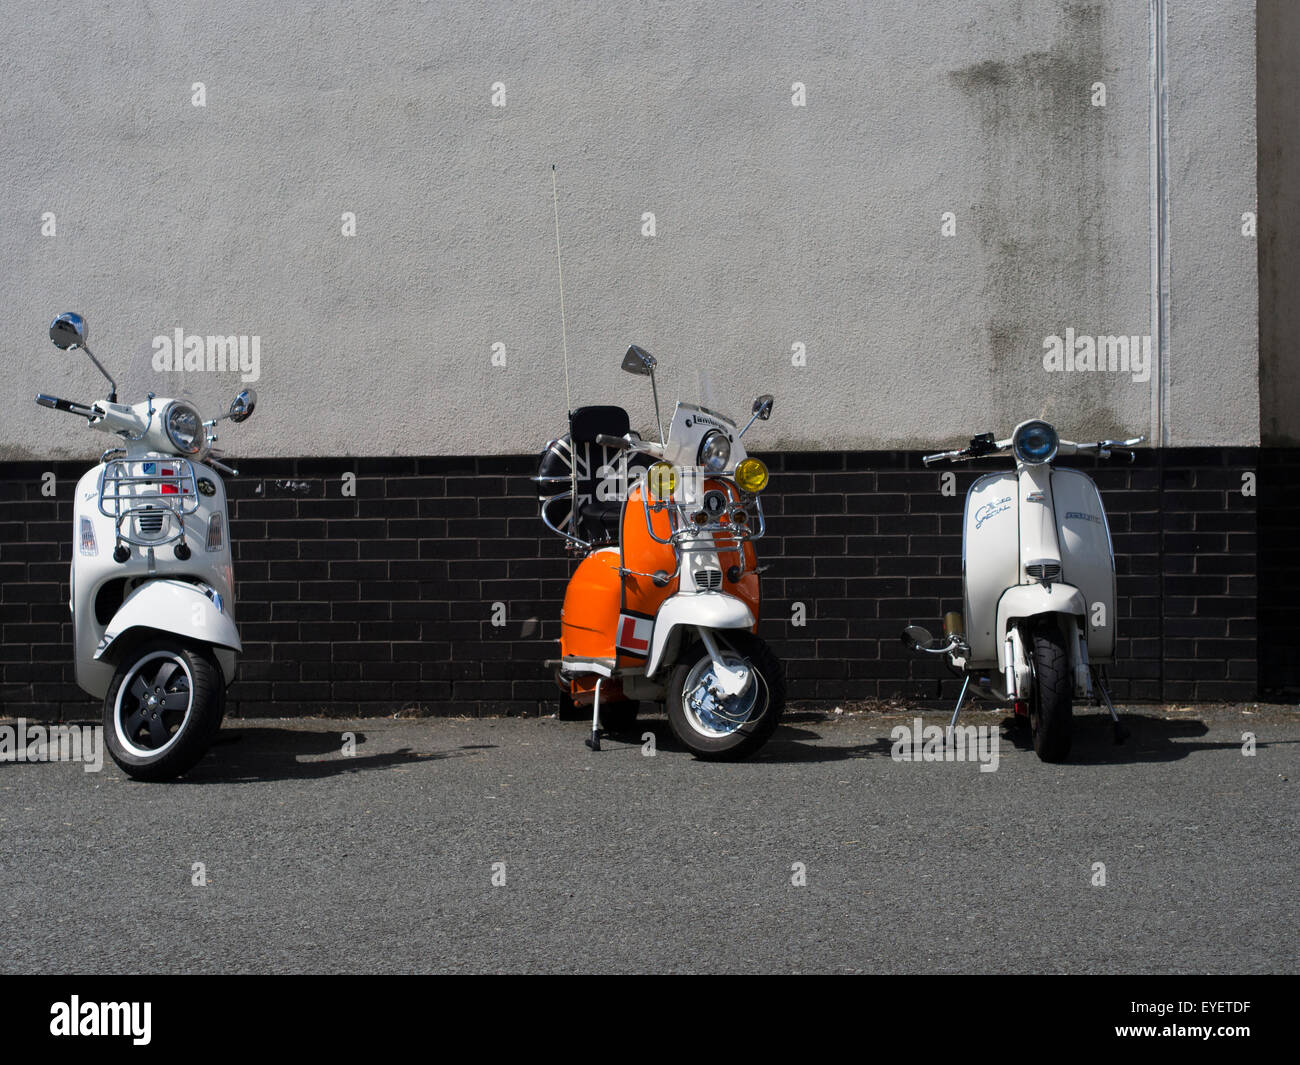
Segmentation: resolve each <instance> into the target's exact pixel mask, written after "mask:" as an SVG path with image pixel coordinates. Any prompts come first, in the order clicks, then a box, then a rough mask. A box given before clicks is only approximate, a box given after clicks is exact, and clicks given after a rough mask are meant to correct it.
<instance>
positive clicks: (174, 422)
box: [163, 399, 207, 455]
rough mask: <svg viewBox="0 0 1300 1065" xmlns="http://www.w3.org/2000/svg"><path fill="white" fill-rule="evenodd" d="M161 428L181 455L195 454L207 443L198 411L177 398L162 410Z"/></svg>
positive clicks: (205, 432)
mask: <svg viewBox="0 0 1300 1065" xmlns="http://www.w3.org/2000/svg"><path fill="white" fill-rule="evenodd" d="M163 429H164V430H165V431H166V433H167V439H168V440H170V441H171V445H172V447H174V448H175V449H176V450H177V451H179V452H180V453H181V454H182V455H197V454H198V453H199V452H200V451H201V450H202V449H203V445H204V444H205V443H207V431H206V430H205V429H204V428H203V419H202V418H201V417H199V412H198V411H197V410H195V409H194V408H193V407H191V406H190V405H189V404H188V403H182V402H181V401H180V400H178V399H177V400H172V402H170V403H168V404H167V409H166V410H165V411H163Z"/></svg>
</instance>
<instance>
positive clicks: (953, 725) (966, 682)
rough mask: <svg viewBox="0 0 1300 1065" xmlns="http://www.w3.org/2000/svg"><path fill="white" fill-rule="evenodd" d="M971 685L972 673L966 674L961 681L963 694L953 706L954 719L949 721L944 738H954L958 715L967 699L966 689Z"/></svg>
mask: <svg viewBox="0 0 1300 1065" xmlns="http://www.w3.org/2000/svg"><path fill="white" fill-rule="evenodd" d="M969 687H970V674H969V673H967V674H966V679H965V680H963V681H962V682H961V694H960V695H958V696H957V705H956V706H954V707H953V708H952V720H951V721H949V722H948V732H947V733H946V735H945V736H944V740H945V741H947V740H950V739H952V730H953V729H955V728H956V727H957V715H958V714H960V713H961V704H962V703H964V702H965V701H966V689H967V688H969Z"/></svg>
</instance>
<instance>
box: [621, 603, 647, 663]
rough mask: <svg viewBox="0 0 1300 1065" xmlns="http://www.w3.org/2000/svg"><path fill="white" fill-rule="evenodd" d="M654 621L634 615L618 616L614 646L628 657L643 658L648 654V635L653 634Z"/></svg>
mask: <svg viewBox="0 0 1300 1065" xmlns="http://www.w3.org/2000/svg"><path fill="white" fill-rule="evenodd" d="M654 627H655V623H654V619H653V618H642V617H637V616H636V615H635V614H620V615H619V616H618V639H617V640H615V641H614V646H615V647H616V648H617V649H618V650H620V651H623V652H625V653H626V654H629V655H634V656H636V657H638V658H645V657H646V656H647V655H648V654H649V653H650V634H651V633H652V632H654Z"/></svg>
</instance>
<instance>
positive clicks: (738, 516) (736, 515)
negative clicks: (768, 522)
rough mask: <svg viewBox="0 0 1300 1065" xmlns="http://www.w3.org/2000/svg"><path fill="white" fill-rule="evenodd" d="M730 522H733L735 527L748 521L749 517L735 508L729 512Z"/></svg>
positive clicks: (738, 508)
mask: <svg viewBox="0 0 1300 1065" xmlns="http://www.w3.org/2000/svg"><path fill="white" fill-rule="evenodd" d="M731 520H732V521H734V522H735V523H736V524H737V525H744V524H745V522H747V521H748V520H749V515H748V514H746V513H745V512H744V510H742V509H741V508H740V507H737V508H736V509H735V510H733V511H732V512H731Z"/></svg>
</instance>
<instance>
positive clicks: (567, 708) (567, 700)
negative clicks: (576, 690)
mask: <svg viewBox="0 0 1300 1065" xmlns="http://www.w3.org/2000/svg"><path fill="white" fill-rule="evenodd" d="M555 716H556V718H557V720H560V721H581V720H583V719H584V718H585V719H586V720H588V721H590V720H591V711H590V710H588V711H586V713H584V712H583V711H582V710H580V709H579V708H578V707H577V706H575V705H574V702H573V693H572V692H570V691H569V690H568V689H567V688H561V689H560V708H559V709H558V710H556V711H555Z"/></svg>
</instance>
